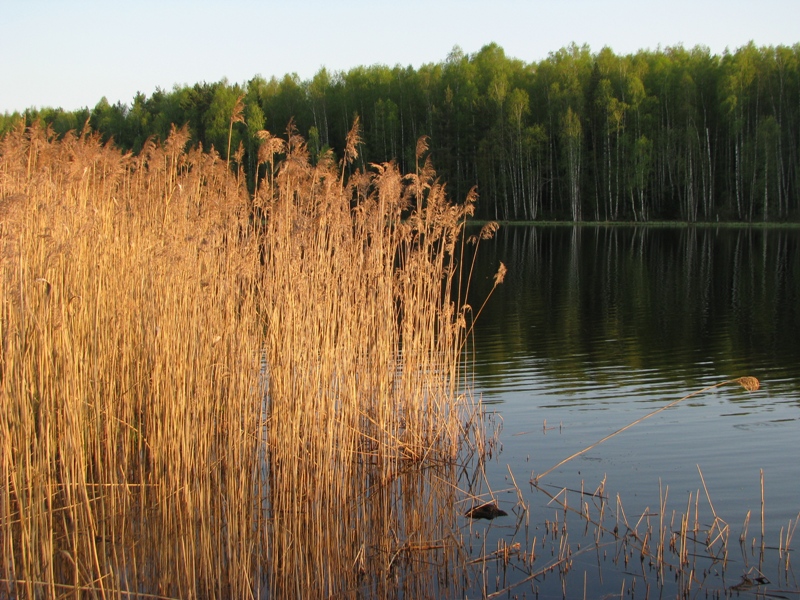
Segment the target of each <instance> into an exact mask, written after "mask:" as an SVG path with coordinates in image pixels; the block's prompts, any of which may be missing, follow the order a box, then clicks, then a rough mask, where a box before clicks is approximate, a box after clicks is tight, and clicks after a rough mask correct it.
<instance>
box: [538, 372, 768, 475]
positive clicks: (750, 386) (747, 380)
mask: <svg viewBox="0 0 800 600" xmlns="http://www.w3.org/2000/svg"><path fill="white" fill-rule="evenodd" d="M731 383H738V384H739V385H741V386H742V387H743V388H744V389H746V390H747V391H748V392H754V391H756V390H758V388H759V385H760V384H759V381H758V379H756V378H755V377H748V376H744V377H738V378H736V379H729V380H727V381H722V382H720V383H715V384H714V385H710V386H708V387H704V388H703V389H701V390H697V391H694V392H692V393H691V394H687V395H686V396H684V397H683V398H679V399H677V400H673V401H672V402H670V403H669V404H665V405H664V406H662V407H661V408H658V409H656V410H654V411H652V412H649V413H647V414H646V415H644V416H643V417H641V418H639V419H636V420H635V421H633V422H632V423H628V424H627V425H625V427H622V428H620V429H617V430H616V431H615V432H614V433H611V434H609V435H607V436H606V437H604V438H603V439H601V440H599V441H597V442H595V443H594V444H592V445H591V446H588V447H586V448H584V449H583V450H581V451H579V452H576V453H575V454H572V455H571V456H568V457H567V458H565V459H564V460H562V461H561V462H560V463H558V464H556V465H554V466H552V467H550V468H549V469H547V471H545V472H544V473H540V474H538V475H536V476H535V477H532V480H531V482H532V483H535V482H537V481H538V480H539V479H541V478H542V477H544V476H545V475H548V474H549V473H551V472H553V471H554V470H555V469H557V468H558V467H560V466H562V465H564V464H566V463H568V462H569V461H571V460H572V459H574V458H577V457H578V456H581V455H582V454H585V453H587V452H589V450H592V449H593V448H596V447H597V446H599V445H600V444H602V443H603V442H606V441H608V440H610V439H611V438H613V437H614V436H615V435H618V434H620V433H622V432H623V431H626V430H628V429H630V428H631V427H633V426H634V425H638V424H639V423H641V422H642V421H644V420H645V419H649V418H650V417H652V416H654V415H657V414H658V413H660V412H662V411H664V410H667V409H668V408H671V407H673V406H675V405H676V404H678V403H680V402H683V401H684V400H688V399H689V398H692V397H694V396H697V395H699V394H702V393H704V392H707V391H709V390H713V389H714V388H718V387H721V386H723V385H728V384H731Z"/></svg>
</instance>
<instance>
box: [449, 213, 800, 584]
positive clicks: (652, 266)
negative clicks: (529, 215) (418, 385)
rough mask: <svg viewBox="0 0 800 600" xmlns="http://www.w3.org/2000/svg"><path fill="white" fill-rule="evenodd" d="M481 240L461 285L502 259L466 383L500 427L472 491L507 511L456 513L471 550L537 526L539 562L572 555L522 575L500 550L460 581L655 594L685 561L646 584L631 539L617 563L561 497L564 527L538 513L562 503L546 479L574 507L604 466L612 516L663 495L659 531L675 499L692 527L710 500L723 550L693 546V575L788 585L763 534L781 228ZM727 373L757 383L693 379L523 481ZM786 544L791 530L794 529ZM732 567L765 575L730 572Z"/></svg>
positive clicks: (796, 322) (794, 410)
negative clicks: (475, 515) (483, 515)
mask: <svg viewBox="0 0 800 600" xmlns="http://www.w3.org/2000/svg"><path fill="white" fill-rule="evenodd" d="M481 244H482V245H481V247H480V251H479V268H478V270H477V273H479V275H478V276H477V277H476V280H475V282H474V284H473V285H474V286H475V287H474V289H473V298H472V304H473V305H480V300H479V299H480V298H482V297H483V296H485V294H486V293H487V292H488V291H489V290H490V289H491V284H492V275H493V273H494V272H495V271H496V269H497V266H498V264H499V261H502V262H503V263H505V265H506V266H507V267H508V271H509V272H508V275H507V277H506V281H505V283H503V284H502V285H501V286H500V287H498V288H497V290H496V291H495V292H494V295H493V296H492V298H491V299H490V301H489V303H488V304H487V307H486V309H485V310H484V312H483V314H482V315H481V317H480V321H479V323H478V327H477V330H476V334H475V344H474V364H475V391H476V393H477V394H480V396H481V397H482V399H483V402H484V403H485V404H486V405H487V408H488V410H489V411H492V412H493V413H494V414H495V422H496V423H497V424H498V426H499V427H500V428H501V431H500V434H499V442H500V446H501V451H500V452H499V453H495V454H494V455H493V458H492V460H491V462H490V463H489V464H488V466H487V476H486V478H485V480H484V481H483V483H482V484H481V486H480V490H479V491H480V492H481V493H482V494H484V497H487V498H488V497H490V496H493V497H494V498H495V499H497V501H498V502H499V505H500V506H501V508H503V509H505V510H507V511H508V512H509V513H510V515H509V517H504V518H501V519H497V520H495V521H492V522H490V523H489V522H486V521H475V522H471V523H465V529H468V530H469V531H470V534H471V535H472V536H474V538H473V545H474V547H475V548H476V549H477V548H478V546H479V545H483V544H485V547H486V548H487V549H488V550H493V549H495V548H496V547H497V545H498V544H501V545H502V544H504V543H506V544H509V545H511V544H514V543H517V542H518V543H520V548H521V549H525V548H526V547H528V548H530V547H531V546H532V544H533V543H534V542H533V541H532V540H533V538H536V540H537V541H536V542H535V544H536V545H535V546H533V547H534V548H535V549H536V552H537V559H536V561H535V562H536V563H538V565H546V564H547V562H548V560H549V561H550V562H552V563H555V562H556V559H557V558H558V552H559V548H560V549H561V550H563V548H564V545H565V544H567V545H568V546H569V549H570V550H571V551H572V553H573V554H574V559H573V561H572V566H571V569H570V571H569V572H568V573H566V574H564V573H562V574H561V575H559V574H558V569H555V570H554V571H553V572H551V573H548V574H547V575H546V576H543V577H542V576H539V577H535V578H533V579H531V580H530V581H527V582H525V583H519V582H520V581H523V580H524V579H526V578H527V577H529V576H530V574H531V573H532V572H535V571H536V569H537V566H538V565H537V566H534V567H533V568H532V569H530V568H528V569H526V568H522V567H520V566H516V567H515V566H514V564H513V561H511V563H512V564H511V565H510V566H509V567H506V568H505V569H502V568H501V567H500V566H498V567H496V572H494V571H493V573H494V575H493V576H492V577H491V578H489V580H482V581H479V582H475V585H476V588H475V589H474V590H473V593H475V592H478V591H479V592H480V593H489V594H491V593H492V592H494V591H496V590H501V589H504V588H505V587H507V586H509V585H514V584H516V585H515V587H513V589H512V591H511V592H510V595H511V597H514V596H515V595H517V596H519V597H522V596H526V597H536V595H537V594H538V597H540V598H548V597H563V596H566V597H583V594H584V590H586V597H601V596H604V595H610V596H614V595H616V597H619V595H620V594H621V593H624V594H625V595H626V596H627V595H628V594H631V589H633V594H632V596H633V597H674V596H675V595H677V594H679V593H680V591H681V589H685V588H686V585H687V584H686V577H684V581H683V582H682V583H681V582H680V581H679V580H680V577H678V576H677V575H676V574H675V573H670V572H668V575H671V576H667V575H665V576H664V579H663V582H664V584H663V585H661V584H660V582H659V578H658V577H656V575H655V574H654V573H653V569H652V568H650V569H646V568H644V567H643V565H644V564H650V562H651V561H650V560H649V559H648V560H647V561H646V563H641V564H640V560H639V555H638V554H637V556H636V560H635V561H634V562H635V563H636V566H635V568H634V567H633V566H632V565H631V564H627V565H626V564H625V563H624V561H623V560H621V559H620V556H621V552H624V550H623V549H621V548H620V544H619V542H618V540H614V538H613V536H612V535H609V534H606V535H605V537H604V538H603V541H602V543H601V547H602V550H595V551H592V552H586V551H585V548H586V546H587V542H589V541H591V540H588V539H583V542H581V539H582V537H584V538H585V537H586V536H587V535H588V537H590V538H591V537H592V535H593V534H592V533H591V531H589V533H588V534H586V532H585V531H584V530H585V529H586V528H585V522H583V521H582V520H581V519H580V517H579V516H577V515H572V516H568V517H567V519H568V521H569V525H570V526H569V527H568V528H567V531H568V533H569V541H568V542H566V541H565V539H564V537H563V535H562V537H561V539H557V540H555V541H553V538H552V535H550V536H548V532H549V531H550V529H549V525H548V523H547V522H548V521H549V522H553V521H554V520H558V521H559V522H561V521H563V519H564V511H563V509H560V508H559V507H558V505H557V504H556V503H553V502H551V501H550V498H549V497H548V496H547V493H545V492H549V493H551V494H554V495H555V494H558V493H560V492H561V490H562V489H563V488H567V489H568V490H572V491H567V492H561V494H562V495H561V496H559V498H560V499H563V498H564V497H566V498H567V502H568V504H569V505H570V506H575V507H580V506H582V505H583V504H584V503H585V502H588V503H589V507H590V512H592V511H595V510H599V509H597V508H596V506H599V505H598V501H597V499H596V498H591V497H590V496H587V495H584V496H582V495H581V494H580V493H579V491H580V490H581V489H584V490H586V491H594V490H595V489H596V488H597V487H598V485H599V484H600V482H601V481H604V482H605V487H604V490H605V497H606V498H607V501H606V505H607V506H606V509H605V510H606V511H608V512H610V513H614V515H615V516H614V519H615V520H618V519H619V518H620V517H619V515H620V513H621V512H622V514H623V515H624V516H625V517H627V520H628V522H629V525H630V526H631V527H632V528H633V529H635V530H636V531H637V533H638V534H639V535H640V536H643V535H644V532H645V530H646V522H647V521H648V518H649V520H650V521H651V522H652V524H653V525H654V528H653V530H654V531H655V535H656V536H657V535H658V531H659V529H660V525H659V519H660V518H661V517H660V516H659V515H660V506H661V503H662V501H664V499H665V498H666V501H665V506H666V510H665V511H664V522H665V525H664V526H665V527H666V528H667V531H668V532H671V531H674V530H675V529H679V528H680V515H682V514H683V513H686V511H687V505H688V504H689V503H690V502H691V508H690V512H691V520H692V521H697V522H698V525H699V529H698V530H699V531H700V532H701V533H700V534H698V535H697V537H698V538H702V539H703V540H705V539H706V532H707V531H708V530H709V529H710V527H711V525H712V524H713V523H714V521H715V516H716V517H717V519H718V520H717V524H718V527H719V528H721V529H722V530H723V532H725V528H724V525H725V524H727V526H728V529H727V533H724V535H725V536H727V539H728V542H727V549H728V555H727V556H728V561H727V563H725V564H724V565H723V564H722V563H720V562H718V561H713V560H705V559H704V558H701V559H700V562H699V563H698V564H697V565H696V566H695V568H696V570H697V572H696V573H694V574H692V577H694V582H693V583H692V584H691V586H690V587H691V590H692V591H693V593H700V594H701V597H702V594H704V593H708V594H710V595H711V596H712V597H713V595H714V594H721V595H722V596H723V597H724V596H725V594H732V593H740V594H745V597H747V596H746V594H748V593H749V594H763V593H766V594H771V593H779V594H780V593H785V592H787V591H791V594H790V596H791V597H796V596H797V591H798V590H800V586H799V585H798V582H797V580H795V578H794V572H793V569H792V565H791V562H790V563H789V568H788V569H787V568H786V557H785V554H782V553H781V552H780V551H779V547H783V546H785V539H786V537H785V536H786V535H787V531H788V530H791V529H793V526H794V525H795V524H796V519H797V517H798V513H799V512H800V420H799V419H800V229H758V228H753V229H735V228H686V227H670V228H654V227H647V228H638V227H637V228H634V227H582V228H573V227H567V226H559V227H522V226H511V227H504V228H502V229H501V230H500V231H499V232H498V234H497V237H496V238H495V239H494V240H491V241H484V242H481ZM745 375H747V376H753V377H757V378H758V379H759V380H760V382H761V389H760V390H758V391H756V392H747V391H746V390H744V389H743V388H741V387H740V386H738V385H726V386H723V387H721V388H717V389H715V390H713V391H710V392H706V393H703V394H699V395H697V396H695V397H693V398H690V399H688V400H686V401H684V402H681V403H679V404H677V405H676V406H674V407H672V408H670V409H668V410H665V411H663V412H661V413H659V414H657V415H655V416H653V417H652V418H649V419H647V420H645V421H643V422H642V423H639V424H637V425H635V426H634V427H632V428H631V429H629V430H627V431H624V432H622V433H620V434H619V435H617V436H615V437H613V438H612V439H610V440H608V441H606V442H604V443H602V444H600V445H598V446H597V447H595V448H593V449H592V450H590V451H588V452H586V453H585V454H583V455H581V456H579V457H577V458H575V459H573V460H571V461H569V462H567V463H566V464H564V465H563V466H561V467H559V468H557V469H555V470H553V471H552V472H551V473H549V474H547V475H546V476H544V477H542V478H541V479H540V480H539V487H540V489H537V488H534V487H533V486H531V485H530V483H529V481H530V480H531V479H532V478H533V477H535V476H536V475H537V474H541V473H544V472H545V471H547V470H548V469H550V468H551V467H553V466H554V465H556V464H557V463H558V462H559V461H561V460H563V459H564V458H567V457H568V456H570V455H572V454H573V453H575V452H578V451H580V450H582V449H584V448H586V447H587V446H590V445H591V444H593V443H595V442H597V441H599V440H600V439H602V438H603V437H604V436H606V435H608V434H610V433H613V432H614V431H616V430H617V429H619V428H621V427H623V426H624V425H627V424H628V423H631V422H633V421H635V420H637V419H639V418H641V417H643V416H645V415H647V414H648V413H650V412H652V411H653V410H656V409H657V408H659V407H661V406H663V405H665V404H667V403H669V402H671V401H673V400H677V399H679V398H681V397H683V396H685V395H687V394H689V393H691V392H694V391H697V390H700V389H702V388H704V387H706V386H709V385H713V384H715V383H719V382H722V381H725V380H728V379H732V378H737V377H740V376H745ZM762 470H763V478H764V500H765V502H764V516H765V536H764V544H765V548H766V553H765V554H764V555H759V552H758V547H759V546H760V544H761V498H762V495H761V483H760V482H761V473H762ZM510 473H511V474H513V477H514V479H515V480H516V483H517V487H518V488H519V490H520V492H521V497H520V496H519V495H518V492H517V491H516V490H515V489H514V487H515V486H514V485H513V484H512V480H511V475H510ZM701 474H702V476H701ZM703 480H704V481H705V487H704V485H703ZM541 490H544V491H541ZM660 490H661V491H660ZM706 490H707V492H706ZM690 494H691V496H690ZM698 496H699V499H698ZM748 511H750V513H751V515H750V522H749V526H748V528H747V530H746V533H744V535H742V534H743V531H744V523H745V519H746V517H747V514H748ZM642 515H645V517H644V518H643V519H642V521H641V523H642V524H640V525H639V527H638V528H635V527H633V526H634V524H636V522H637V521H639V520H640V517H642ZM647 515H650V516H649V517H647ZM674 515H677V516H674ZM605 518H606V519H607V518H608V516H607V515H606V517H605ZM613 525H614V523H612V525H611V526H612V527H613ZM626 531H627V529H626ZM717 531H718V530H717V529H715V530H714V532H715V533H714V535H716V532H717ZM740 536H742V537H743V538H744V539H745V543H744V545H743V546H742V547H740V543H739V539H740ZM543 539H547V540H548V543H547V544H543V543H542V540H543ZM594 539H596V538H594ZM579 544H582V545H581V546H579ZM554 545H555V549H554V548H553V546H554ZM791 545H792V547H800V535H798V536H797V537H796V539H795V540H794V542H793V543H792V544H791ZM717 546H719V543H718V544H717ZM481 547H482V546H481ZM580 547H583V548H584V551H580V549H579V548H580ZM703 548H705V546H703ZM651 550H652V551H653V552H654V551H655V546H652V547H651ZM790 556H791V555H790ZM612 557H616V560H613V558H612ZM701 568H702V570H703V573H702V574H701V572H700V569H701ZM754 568H755V569H757V571H754V570H753V569H754ZM687 570H688V569H687ZM758 573H760V575H757V574H758ZM744 575H748V576H749V577H750V578H751V579H754V578H755V577H756V576H763V577H764V579H763V580H762V581H768V582H769V583H763V584H762V585H760V586H758V585H756V586H755V587H753V588H749V589H747V590H744V589H742V587H741V586H740V587H738V588H736V587H734V586H736V585H739V584H741V582H742V577H743V576H744ZM503 595H504V596H505V594H503Z"/></svg>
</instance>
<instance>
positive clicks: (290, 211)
mask: <svg viewBox="0 0 800 600" xmlns="http://www.w3.org/2000/svg"><path fill="white" fill-rule="evenodd" d="M241 114H242V113H241V106H240V105H239V103H237V106H236V107H235V109H234V111H233V114H232V117H231V121H230V127H229V138H230V136H231V133H230V132H231V127H232V126H233V124H234V123H236V122H239V119H240V118H241ZM263 140H264V146H265V150H264V151H263V152H261V153H260V154H259V158H258V160H259V163H260V164H268V167H269V170H268V181H267V182H266V183H265V184H264V185H263V186H260V187H259V188H258V196H257V197H256V198H251V197H250V196H249V194H248V192H247V190H246V189H245V188H244V185H243V183H242V181H241V180H240V179H239V178H238V177H237V175H236V174H234V173H231V172H230V170H229V169H228V157H227V156H226V157H223V158H220V156H219V155H218V154H217V153H215V152H213V151H212V152H211V153H203V152H202V151H200V150H199V149H196V148H195V149H189V150H187V149H186V147H187V144H188V141H189V132H188V130H187V129H185V128H184V129H181V130H178V129H173V132H172V134H171V135H170V137H169V138H168V139H167V140H166V141H165V142H164V143H163V144H159V143H156V142H155V141H153V140H149V141H148V142H147V143H146V144H145V146H144V148H143V149H142V152H141V153H140V154H139V155H138V156H132V155H129V154H122V153H121V152H119V151H117V150H115V149H114V148H112V147H111V146H110V145H103V144H101V143H100V139H99V138H98V137H96V136H92V135H89V134H88V133H87V134H82V135H80V136H78V135H73V134H68V135H67V136H65V137H64V138H63V139H61V140H59V139H57V138H56V136H55V135H54V134H53V132H52V131H49V130H43V129H41V128H39V127H37V126H34V127H31V128H28V129H26V128H24V127H23V126H21V127H20V128H19V129H17V130H15V131H13V132H11V133H9V134H8V135H6V136H5V137H4V138H3V139H2V140H0V290H1V292H0V298H2V302H0V353H1V354H0V556H2V557H3V559H2V562H1V563H0V580H4V581H6V582H8V583H6V584H5V589H4V590H3V591H0V595H3V593H5V595H7V596H9V597H16V596H17V595H19V594H29V595H31V596H39V595H42V596H50V597H55V596H58V595H60V594H62V592H64V590H65V588H64V586H67V587H68V589H69V590H72V591H73V593H75V594H76V595H79V594H82V593H84V592H87V591H91V592H92V593H93V595H100V596H117V595H121V594H125V593H128V592H130V591H132V590H133V591H134V592H135V593H137V594H139V595H143V596H146V595H147V594H150V593H153V594H159V595H165V596H180V597H237V598H239V597H241V598H246V597H253V596H258V595H261V594H263V593H265V592H269V593H270V595H272V596H276V597H278V596H279V597H291V596H297V597H299V596H308V597H327V596H344V595H352V594H357V593H361V592H363V593H364V594H365V595H370V594H373V595H377V596H391V595H396V593H395V592H394V591H393V590H394V589H396V586H397V585H403V586H407V587H406V588H405V589H406V594H407V595H414V596H417V595H421V596H437V595H441V594H438V593H437V590H438V591H441V590H440V589H439V587H438V586H441V585H443V584H442V583H441V582H442V581H448V583H449V585H450V586H452V585H458V582H454V581H452V580H451V579H449V578H448V577H445V574H447V573H449V572H450V570H449V569H450V565H452V564H453V562H454V561H455V559H456V557H457V554H458V552H459V550H458V548H457V545H456V541H455V540H456V539H457V536H456V534H455V533H454V530H455V528H456V527H457V515H456V513H455V512H454V511H453V505H454V503H455V501H456V496H457V488H456V485H455V484H454V482H455V481H456V479H455V474H454V467H453V464H454V461H455V457H456V455H457V453H458V452H459V444H460V443H461V440H462V439H463V437H464V436H467V435H473V433H471V432H465V431H464V426H463V423H464V418H463V417H464V413H465V412H467V413H470V412H471V411H472V406H471V405H470V404H469V395H468V394H462V393H461V391H462V386H463V384H464V382H465V379H466V378H465V377H464V374H463V368H464V367H463V366H462V361H461V360H460V351H461V347H462V342H463V336H464V332H465V331H466V325H465V323H464V318H463V311H462V310H461V307H460V306H459V305H458V302H457V301H455V300H454V298H456V297H457V294H455V293H454V292H453V283H452V282H453V280H454V278H455V277H456V275H457V274H458V273H459V269H460V265H459V264H458V261H457V260H456V258H455V256H454V251H455V248H456V245H457V241H458V240H459V239H460V236H461V232H462V227H463V225H464V222H465V220H466V218H467V217H468V216H469V215H470V214H471V211H472V201H468V202H466V203H465V204H462V205H453V204H452V203H450V202H449V201H448V199H447V197H446V194H445V188H444V186H443V185H441V184H439V183H438V182H437V181H436V179H435V173H433V170H432V169H431V168H429V166H427V165H426V168H425V169H423V170H422V172H421V173H418V174H413V175H410V176H404V175H403V174H402V173H400V172H399V170H398V169H397V167H396V166H395V165H393V164H386V165H377V166H374V168H372V169H370V170H369V171H355V172H353V174H352V175H351V176H350V177H349V179H348V178H345V177H344V175H343V172H344V168H345V167H346V166H347V165H346V164H343V165H342V167H341V171H340V170H339V168H338V167H337V165H336V164H334V159H333V157H332V155H325V156H323V157H321V158H320V159H319V161H318V162H317V164H316V165H312V164H311V162H310V160H309V156H308V151H307V148H306V146H305V142H304V141H303V140H302V139H301V138H300V136H298V135H297V133H296V132H295V131H294V130H291V129H290V130H289V131H287V139H286V140H285V141H280V142H278V141H277V138H273V137H271V136H269V134H266V132H265V133H264V136H263ZM229 145H230V144H229ZM228 150H229V151H230V148H228ZM353 152H354V150H353V149H352V148H351V149H350V154H348V155H347V158H348V159H352V155H353ZM279 153H281V154H283V155H284V156H283V159H282V160H281V161H277V162H276V161H275V156H276V154H279ZM237 160H238V159H237ZM254 207H257V208H258V210H259V211H260V212H259V213H257V214H256V213H254V211H253V208H254ZM470 427H481V422H480V420H479V419H474V420H472V421H471V425H470ZM442 482H447V483H446V484H444V483H442ZM420 540H422V542H420ZM401 559H402V560H401ZM398 564H399V565H402V569H403V573H402V576H400V577H397V575H398ZM432 565H433V566H432ZM437 569H438V570H439V571H440V572H438V571H437ZM398 581H401V582H402V583H401V584H398ZM358 590H361V592H359V591H358ZM448 591H449V592H451V591H452V587H449V588H448Z"/></svg>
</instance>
